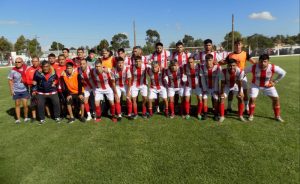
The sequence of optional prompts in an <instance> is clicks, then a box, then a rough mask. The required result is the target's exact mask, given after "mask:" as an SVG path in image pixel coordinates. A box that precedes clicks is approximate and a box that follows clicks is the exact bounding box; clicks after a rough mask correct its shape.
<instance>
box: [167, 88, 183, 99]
mask: <svg viewBox="0 0 300 184" xmlns="http://www.w3.org/2000/svg"><path fill="white" fill-rule="evenodd" d="M183 92H184V88H168V97H173V96H174V95H175V94H179V96H183Z"/></svg>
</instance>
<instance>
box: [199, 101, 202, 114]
mask: <svg viewBox="0 0 300 184" xmlns="http://www.w3.org/2000/svg"><path fill="white" fill-rule="evenodd" d="M202 106H203V104H202V101H201V102H198V114H201V113H202Z"/></svg>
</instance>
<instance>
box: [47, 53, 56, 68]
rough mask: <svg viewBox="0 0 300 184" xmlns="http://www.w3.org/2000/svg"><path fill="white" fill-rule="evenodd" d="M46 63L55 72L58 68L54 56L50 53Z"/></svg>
mask: <svg viewBox="0 0 300 184" xmlns="http://www.w3.org/2000/svg"><path fill="white" fill-rule="evenodd" d="M48 61H49V63H50V65H51V66H52V67H53V68H54V69H55V70H56V68H57V67H58V65H59V64H58V62H57V60H56V57H55V54H53V53H51V54H49V55H48Z"/></svg>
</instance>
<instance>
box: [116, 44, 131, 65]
mask: <svg viewBox="0 0 300 184" xmlns="http://www.w3.org/2000/svg"><path fill="white" fill-rule="evenodd" d="M118 56H119V57H121V58H123V60H124V66H125V67H131V58H130V57H129V56H126V53H125V50H124V49H123V48H120V49H118Z"/></svg>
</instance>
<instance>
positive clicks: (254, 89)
mask: <svg viewBox="0 0 300 184" xmlns="http://www.w3.org/2000/svg"><path fill="white" fill-rule="evenodd" d="M260 90H262V92H263V94H264V95H266V96H271V97H278V93H277V90H276V88H275V87H274V86H273V87H270V88H265V87H258V86H256V85H254V84H252V85H251V89H250V94H249V95H250V97H251V98H256V97H257V96H258V93H259V91H260Z"/></svg>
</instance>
